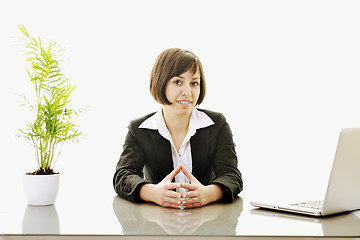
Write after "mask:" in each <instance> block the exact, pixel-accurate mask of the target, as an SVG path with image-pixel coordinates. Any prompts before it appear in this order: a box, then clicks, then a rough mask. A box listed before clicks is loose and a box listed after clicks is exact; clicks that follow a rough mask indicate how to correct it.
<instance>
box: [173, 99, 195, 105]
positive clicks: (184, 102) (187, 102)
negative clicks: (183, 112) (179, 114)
mask: <svg viewBox="0 0 360 240" xmlns="http://www.w3.org/2000/svg"><path fill="white" fill-rule="evenodd" d="M176 102H177V103H179V104H184V105H186V104H191V103H192V102H191V101H187V100H178V101H176Z"/></svg>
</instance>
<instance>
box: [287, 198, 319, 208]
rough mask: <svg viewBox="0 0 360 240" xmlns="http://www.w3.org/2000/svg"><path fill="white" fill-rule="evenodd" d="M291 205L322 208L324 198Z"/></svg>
mask: <svg viewBox="0 0 360 240" xmlns="http://www.w3.org/2000/svg"><path fill="white" fill-rule="evenodd" d="M291 205H293V206H298V207H307V208H314V209H322V207H323V206H324V200H319V201H311V202H301V203H294V204H291Z"/></svg>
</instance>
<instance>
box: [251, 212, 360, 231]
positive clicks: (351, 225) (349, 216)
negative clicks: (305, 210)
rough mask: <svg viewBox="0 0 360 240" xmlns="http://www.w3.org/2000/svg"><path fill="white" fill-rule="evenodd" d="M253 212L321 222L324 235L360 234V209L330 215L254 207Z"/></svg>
mask: <svg viewBox="0 0 360 240" xmlns="http://www.w3.org/2000/svg"><path fill="white" fill-rule="evenodd" d="M251 213H252V214H256V215H262V216H269V217H275V218H284V219H289V220H296V221H307V222H313V223H317V224H321V227H322V230H323V234H324V236H332V237H334V236H355V237H356V236H360V216H359V211H358V212H356V211H354V212H351V213H343V214H338V215H333V216H328V217H310V216H305V215H300V214H290V213H285V212H279V211H272V210H265V209H257V208H256V209H253V210H251Z"/></svg>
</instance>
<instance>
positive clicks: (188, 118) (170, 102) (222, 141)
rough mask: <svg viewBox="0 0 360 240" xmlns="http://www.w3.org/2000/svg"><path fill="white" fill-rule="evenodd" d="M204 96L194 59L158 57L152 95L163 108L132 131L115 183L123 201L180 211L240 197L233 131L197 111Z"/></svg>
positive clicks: (175, 52) (176, 53)
mask: <svg viewBox="0 0 360 240" xmlns="http://www.w3.org/2000/svg"><path fill="white" fill-rule="evenodd" d="M205 90H206V85H205V78H204V73H203V69H202V65H201V62H200V61H199V59H198V58H197V57H196V56H195V54H193V53H192V52H190V51H187V50H182V49H178V48H171V49H167V50H165V51H164V52H162V53H161V54H160V55H159V57H158V58H157V60H156V62H155V65H154V67H153V69H152V72H151V77H150V92H151V94H152V96H153V97H154V99H155V100H156V101H157V102H159V103H160V104H161V105H162V108H161V110H159V111H158V112H156V113H151V114H148V115H146V116H144V117H142V118H139V119H137V120H134V121H132V122H131V123H130V125H129V131H128V134H127V136H126V139H125V143H124V146H123V152H122V154H121V156H120V160H119V162H118V164H117V167H116V172H115V175H114V179H113V184H114V189H115V191H116V193H117V194H118V195H119V196H121V197H123V198H126V199H128V200H132V201H148V202H155V203H156V204H158V205H161V206H163V207H171V208H180V209H184V208H194V207H201V206H204V205H206V204H209V203H211V202H215V201H219V200H222V201H228V202H231V201H233V200H234V199H235V198H236V197H237V195H238V194H239V193H240V191H241V190H242V186H243V183H242V178H241V173H240V171H239V170H238V168H237V157H236V152H235V144H234V143H233V139H232V133H231V130H230V127H229V125H228V124H227V122H226V119H225V117H224V116H223V115H222V114H220V113H215V112H212V111H208V110H201V109H197V108H195V107H196V106H198V105H200V103H201V102H202V101H203V100H204V97H205Z"/></svg>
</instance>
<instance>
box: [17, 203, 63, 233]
mask: <svg viewBox="0 0 360 240" xmlns="http://www.w3.org/2000/svg"><path fill="white" fill-rule="evenodd" d="M22 234H60V223H59V218H58V214H57V211H56V208H55V205H50V206H30V205H28V206H27V208H26V211H25V214H24V218H23V224H22Z"/></svg>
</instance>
